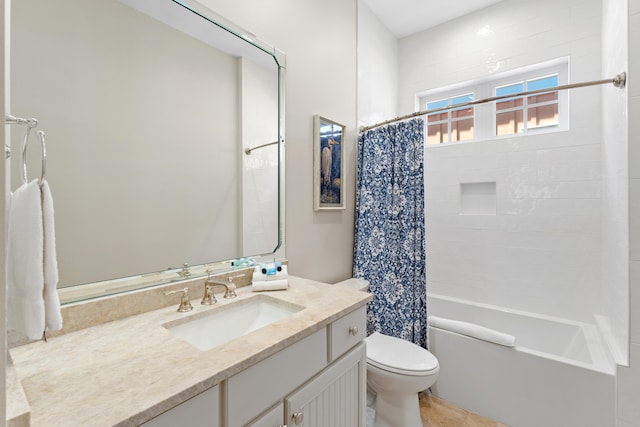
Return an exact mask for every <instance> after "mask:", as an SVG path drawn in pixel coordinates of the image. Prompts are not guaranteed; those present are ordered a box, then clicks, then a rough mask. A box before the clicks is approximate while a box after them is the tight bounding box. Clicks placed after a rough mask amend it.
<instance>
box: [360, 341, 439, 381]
mask: <svg viewBox="0 0 640 427" xmlns="http://www.w3.org/2000/svg"><path fill="white" fill-rule="evenodd" d="M364 341H365V342H366V343H367V363H370V364H371V365H373V366H375V367H377V368H380V369H383V370H385V371H390V372H396V373H399V374H405V375H425V374H429V373H430V372H431V371H433V370H437V369H438V359H436V357H435V356H434V355H433V354H431V353H429V351H427V350H425V349H424V348H422V347H420V346H418V345H416V344H413V343H411V342H409V341H405V340H403V339H400V338H395V337H390V336H388V335H384V334H381V333H379V332H374V333H373V334H371V335H369V336H368V337H367V338H365V340H364Z"/></svg>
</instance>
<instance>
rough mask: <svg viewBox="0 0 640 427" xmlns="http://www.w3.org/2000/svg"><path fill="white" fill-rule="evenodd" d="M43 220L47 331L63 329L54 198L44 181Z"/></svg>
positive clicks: (42, 189)
mask: <svg viewBox="0 0 640 427" xmlns="http://www.w3.org/2000/svg"><path fill="white" fill-rule="evenodd" d="M41 191H42V219H43V231H44V233H43V235H44V313H45V324H46V327H47V329H50V330H52V331H57V330H59V329H62V314H61V312H60V297H59V296H58V290H57V286H58V257H57V255H56V232H55V221H54V215H53V197H52V196H51V190H50V189H49V183H48V182H47V181H46V180H43V181H42V186H41Z"/></svg>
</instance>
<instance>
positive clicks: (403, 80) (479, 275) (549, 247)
mask: <svg viewBox="0 0 640 427" xmlns="http://www.w3.org/2000/svg"><path fill="white" fill-rule="evenodd" d="M550 11H553V13H549V12H550ZM601 20H602V14H601V2H600V1H599V0H586V1H578V0H569V1H562V2H557V1H554V0H542V1H538V2H530V1H526V0H508V1H504V2H501V3H498V4H496V5H494V6H492V7H489V8H486V9H483V10H480V11H478V12H475V13H472V14H470V15H467V16H464V17H462V18H459V19H456V20H454V21H452V22H448V23H446V24H443V25H440V26H438V27H435V28H433V29H430V30H427V31H425V32H423V33H419V34H416V35H414V36H410V37H407V38H405V39H402V40H400V42H399V60H400V67H399V100H400V101H399V109H400V111H399V113H400V114H404V113H407V112H410V111H412V110H413V108H414V95H415V94H416V93H418V92H420V91H425V90H430V89H434V88H438V87H442V86H447V85H452V84H456V83H459V82H464V81H469V80H474V79H482V78H486V77H490V76H491V75H494V74H495V73H499V72H502V71H508V70H513V69H517V68H520V67H524V66H528V65H532V64H536V63H540V62H544V61H549V60H553V59H557V58H562V57H568V58H569V79H570V82H580V81H586V80H598V79H600V78H602V77H601V76H602V69H601ZM480 30H482V31H480ZM601 91H602V90H601V88H598V87H596V88H585V89H577V90H574V91H571V93H570V103H571V109H570V111H571V112H570V130H569V131H565V132H557V133H548V134H542V135H533V136H525V137H514V138H503V139H491V140H486V141H477V142H471V143H456V144H445V145H442V146H435V147H428V148H427V149H426V154H425V174H426V176H425V179H426V189H425V190H426V217H427V235H426V237H427V241H426V243H427V286H428V289H429V291H430V292H433V293H439V294H445V295H449V296H454V297H461V298H465V299H471V300H475V301H478V302H484V303H489V304H497V305H501V306H506V307H510V308H516V309H522V310H527V311H532V312H536V313H541V314H547V315H555V316H560V317H564V318H570V319H575V320H584V321H589V322H593V314H594V313H596V312H597V311H598V305H599V303H598V299H599V298H600V285H601V280H600V279H601V267H602V263H601V246H602V235H601V212H602V161H601V139H602V132H601V123H602V120H601V116H602V110H601V93H602V92H601ZM472 183H489V184H491V183H494V187H493V188H495V194H494V195H493V196H492V197H493V198H494V199H495V208H494V211H495V213H493V212H491V211H485V212H479V213H476V214H473V213H471V214H469V213H468V212H467V213H465V212H461V208H462V204H463V202H464V200H462V199H461V194H462V188H464V184H472Z"/></svg>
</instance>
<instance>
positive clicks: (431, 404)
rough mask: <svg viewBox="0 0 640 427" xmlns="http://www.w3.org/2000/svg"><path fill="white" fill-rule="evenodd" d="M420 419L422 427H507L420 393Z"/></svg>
mask: <svg viewBox="0 0 640 427" xmlns="http://www.w3.org/2000/svg"><path fill="white" fill-rule="evenodd" d="M420 417H421V418H422V426H423V427H508V426H506V425H504V424H501V423H497V422H495V421H491V420H489V419H487V418H484V417H481V416H479V415H477V414H474V413H473V412H469V411H467V410H465V409H462V408H458V407H457V406H454V405H452V404H450V403H447V402H445V401H444V400H441V399H438V398H437V397H435V396H433V395H428V394H426V393H420Z"/></svg>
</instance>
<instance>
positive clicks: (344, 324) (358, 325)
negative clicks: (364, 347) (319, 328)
mask: <svg viewBox="0 0 640 427" xmlns="http://www.w3.org/2000/svg"><path fill="white" fill-rule="evenodd" d="M366 310H367V307H366V306H363V307H360V308H358V309H357V310H355V311H352V312H351V313H349V314H347V315H346V316H344V317H342V318H340V319H338V320H336V321H335V322H333V323H332V324H331V328H330V329H331V343H330V355H331V361H333V360H336V359H337V358H338V357H340V356H341V355H342V354H344V353H345V352H346V351H347V350H349V349H350V348H351V347H353V346H354V345H356V344H358V343H359V342H360V341H362V340H363V339H364V337H365V336H366V333H367V313H366Z"/></svg>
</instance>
